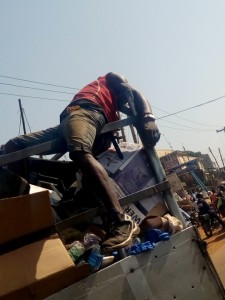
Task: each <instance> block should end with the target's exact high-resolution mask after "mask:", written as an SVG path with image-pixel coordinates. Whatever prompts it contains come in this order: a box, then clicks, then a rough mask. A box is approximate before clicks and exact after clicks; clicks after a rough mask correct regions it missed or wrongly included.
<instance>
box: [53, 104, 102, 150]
mask: <svg viewBox="0 0 225 300" xmlns="http://www.w3.org/2000/svg"><path fill="white" fill-rule="evenodd" d="M104 125H105V117H104V115H103V114H102V113H101V112H100V111H97V110H88V109H84V108H79V109H77V110H75V111H72V112H70V113H69V114H68V115H67V116H66V117H65V119H64V120H63V121H62V123H61V124H60V125H59V130H60V132H61V134H62V136H63V137H64V139H65V140H66V143H67V147H68V150H69V152H70V153H71V152H73V151H83V152H86V153H92V147H93V144H94V141H95V138H96V135H97V134H98V133H99V132H100V131H101V129H102V128H103V126H104Z"/></svg>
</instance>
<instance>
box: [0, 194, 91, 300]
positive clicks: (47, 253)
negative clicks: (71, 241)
mask: <svg viewBox="0 0 225 300" xmlns="http://www.w3.org/2000/svg"><path fill="white" fill-rule="evenodd" d="M0 227H1V231H0V249H4V253H1V255H0V282H1V284H0V299H21V300H22V299H23V300H25V299H35V300H36V299H44V298H45V297H48V296H50V295H52V294H54V293H56V292H58V291H60V290H61V289H63V288H66V287H68V286H69V285H71V284H73V283H75V282H77V281H79V280H81V279H83V278H84V277H86V276H87V275H88V266H87V265H83V266H80V267H76V266H75V265H74V263H73V262H72V260H71V258H70V256H69V254H68V252H67V250H66V249H65V247H64V245H63V243H62V241H61V240H60V238H59V237H58V235H57V234H56V233H55V234H52V235H49V229H50V228H54V219H53V215H52V211H51V206H50V200H49V193H48V191H44V192H39V193H35V194H31V195H26V196H20V197H15V198H8V199H3V200H0ZM45 231H46V232H45ZM40 232H41V233H42V234H41V235H40ZM45 233H46V234H45ZM39 235H40V236H42V238H41V239H39ZM44 235H46V236H45V237H43V236H44ZM35 239H36V240H35ZM33 240H35V241H33ZM31 241H32V242H31ZM21 244H22V245H21Z"/></svg>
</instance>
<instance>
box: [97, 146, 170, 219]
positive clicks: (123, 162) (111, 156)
mask: <svg viewBox="0 0 225 300" xmlns="http://www.w3.org/2000/svg"><path fill="white" fill-rule="evenodd" d="M119 146H120V149H121V151H122V153H123V156H124V158H123V159H120V158H119V157H118V155H117V153H116V151H115V149H114V148H110V149H109V150H108V151H106V152H105V153H103V154H101V155H100V156H99V157H98V161H99V162H100V163H101V164H102V165H103V166H104V168H105V169H106V171H107V172H108V174H109V176H110V177H111V179H112V184H113V186H114V190H115V192H116V195H117V198H118V199H120V198H122V197H125V196H126V195H130V194H133V193H135V192H137V191H140V190H142V189H145V188H148V187H151V186H154V185H155V184H156V183H157V182H156V179H155V177H154V174H153V172H152V170H151V168H150V166H149V162H148V159H147V157H146V155H145V152H144V150H143V148H142V146H141V145H139V144H132V143H128V142H123V143H120V144H119ZM159 203H160V204H161V206H164V208H165V209H164V211H167V209H166V207H165V204H164V199H163V197H162V196H161V194H158V195H155V196H152V197H148V198H145V199H143V200H141V201H138V202H136V203H131V204H129V205H127V206H126V207H123V210H124V212H125V213H127V214H128V215H130V216H131V217H132V219H133V220H134V221H135V222H136V223H137V224H140V223H141V221H142V220H143V219H144V218H145V216H146V215H147V214H148V213H149V212H150V211H151V210H152V209H153V208H154V207H155V206H157V205H158V204H159Z"/></svg>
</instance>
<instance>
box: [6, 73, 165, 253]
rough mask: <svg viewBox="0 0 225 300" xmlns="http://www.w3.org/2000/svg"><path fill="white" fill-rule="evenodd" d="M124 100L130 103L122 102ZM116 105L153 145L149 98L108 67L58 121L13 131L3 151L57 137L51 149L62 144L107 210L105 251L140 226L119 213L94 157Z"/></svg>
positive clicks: (154, 135)
mask: <svg viewBox="0 0 225 300" xmlns="http://www.w3.org/2000/svg"><path fill="white" fill-rule="evenodd" d="M128 103H129V106H130V107H127V104H128ZM118 111H122V112H123V111H126V114H130V115H133V114H135V115H136V116H137V118H138V122H137V123H136V127H137V129H138V132H139V135H140V137H141V139H143V138H144V139H145V144H147V146H149V147H154V146H155V144H156V143H157V142H158V140H159V138H160V133H159V131H158V128H157V126H156V124H155V118H154V116H153V114H152V110H151V106H150V104H149V102H148V101H147V99H145V98H144V97H143V96H142V95H141V94H140V93H139V92H138V91H137V90H136V89H134V88H133V87H132V86H131V85H130V84H129V83H128V81H127V80H126V79H125V78H124V77H123V76H121V75H118V74H115V73H112V72H110V73H108V74H106V75H105V76H102V77H99V78H98V79H97V80H95V81H93V82H91V83H90V84H88V85H86V86H85V87H84V88H83V89H82V90H80V91H79V92H78V93H77V94H76V95H75V96H74V98H73V100H72V101H71V103H70V104H69V105H68V106H67V107H66V108H65V109H64V111H63V112H62V113H61V115H60V125H59V126H56V127H54V128H50V129H48V130H44V131H41V132H37V133H33V134H29V135H25V136H22V137H17V138H15V139H12V140H10V141H9V142H8V143H6V145H5V153H10V152H12V151H16V150H19V149H22V148H25V147H30V146H34V145H36V144H40V143H41V142H46V141H49V140H53V139H56V138H61V139H62V142H61V143H60V145H59V144H58V145H56V146H55V149H54V150H55V153H56V152H60V150H61V149H59V148H60V147H62V148H64V147H65V144H66V147H67V149H68V151H69V155H70V158H71V160H73V161H75V162H76V164H79V167H80V169H81V171H82V173H83V175H84V176H86V178H87V180H88V182H89V183H90V184H91V185H92V188H93V190H94V191H95V192H96V193H97V194H98V195H99V197H100V198H101V199H102V201H103V202H104V204H105V206H106V207H107V208H108V209H109V211H110V216H111V218H112V220H113V226H112V228H113V230H111V236H109V238H108V239H107V240H106V241H105V242H104V243H103V245H102V248H103V249H104V250H105V251H106V252H110V251H113V250H114V249H118V248H123V247H125V246H127V245H129V244H130V243H131V241H132V239H133V238H134V237H135V236H137V235H138V234H139V231H140V230H139V227H138V226H137V225H136V224H135V223H134V222H133V221H132V220H131V218H130V217H129V216H127V215H126V214H124V213H123V210H122V208H121V206H120V203H119V201H118V199H117V197H116V195H115V193H114V192H113V188H112V186H111V183H110V178H109V177H108V174H107V172H106V171H105V169H104V168H103V166H102V165H101V164H100V163H99V162H98V161H97V160H96V159H95V157H94V153H97V152H98V151H99V149H98V150H96V146H98V144H99V141H100V142H101V140H100V138H101V135H99V133H100V131H101V129H102V128H103V126H104V125H105V124H106V123H108V122H113V121H116V120H118ZM98 135H99V136H98ZM97 139H98V140H97ZM11 166H12V167H13V164H12V165H11Z"/></svg>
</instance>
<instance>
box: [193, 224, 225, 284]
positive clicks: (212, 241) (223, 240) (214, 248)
mask: <svg viewBox="0 0 225 300" xmlns="http://www.w3.org/2000/svg"><path fill="white" fill-rule="evenodd" d="M223 220H224V219H223ZM224 221H225V220H224ZM198 231H199V233H200V236H201V238H202V239H203V240H204V241H206V243H207V250H208V253H209V255H210V257H211V260H212V262H213V264H214V266H215V269H216V271H217V273H218V275H219V277H220V279H221V281H222V284H223V286H224V288H225V230H221V229H215V230H214V231H213V236H212V237H210V238H207V237H206V235H205V233H204V232H203V230H202V228H201V227H199V228H198Z"/></svg>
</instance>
